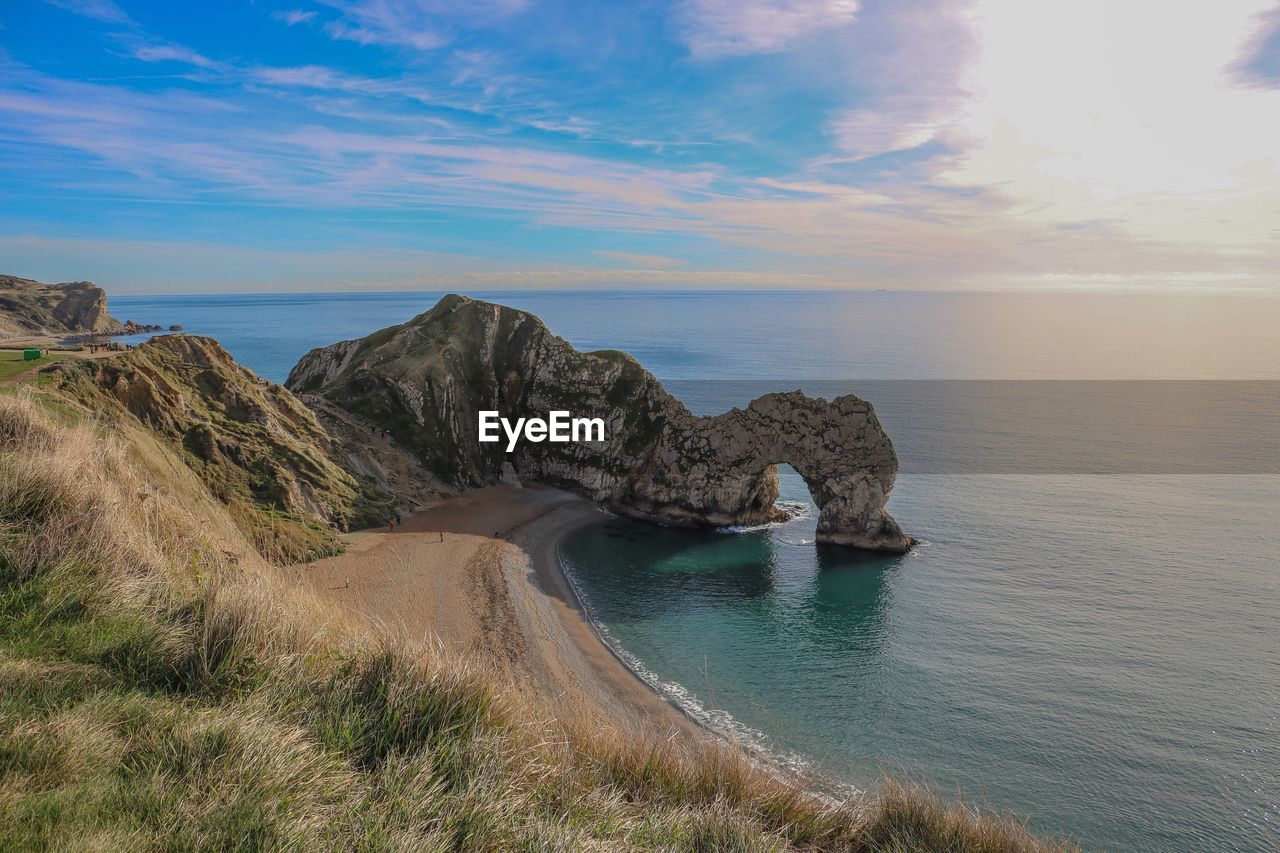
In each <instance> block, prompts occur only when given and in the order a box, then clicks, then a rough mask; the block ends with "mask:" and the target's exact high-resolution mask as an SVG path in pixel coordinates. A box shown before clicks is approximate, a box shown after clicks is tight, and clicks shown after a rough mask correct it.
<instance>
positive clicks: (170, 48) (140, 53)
mask: <svg viewBox="0 0 1280 853" xmlns="http://www.w3.org/2000/svg"><path fill="white" fill-rule="evenodd" d="M127 41H128V42H129V52H130V53H131V54H132V55H133V58H134V59H139V60H141V61H143V62H181V63H183V64H185V65H194V66H196V67H197V68H210V69H211V68H217V67H219V66H218V63H216V62H214V61H213V60H212V59H209V58H208V57H207V56H204V55H203V54H201V53H199V52H197V51H194V50H192V49H191V48H189V47H183V46H182V45H180V44H172V43H170V42H157V41H148V40H139V39H128V40H127Z"/></svg>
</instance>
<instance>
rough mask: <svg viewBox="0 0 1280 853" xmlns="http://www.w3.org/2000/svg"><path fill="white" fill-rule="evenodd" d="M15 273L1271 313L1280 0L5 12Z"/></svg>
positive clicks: (1, 233)
mask: <svg viewBox="0 0 1280 853" xmlns="http://www.w3.org/2000/svg"><path fill="white" fill-rule="evenodd" d="M0 202H2V204H0V272H8V273H13V274H17V275H23V276H27V277H32V278H39V279H42V280H47V281H69V280H77V279H92V280H94V281H97V282H98V283H100V284H103V285H105V286H107V287H108V289H109V290H111V291H112V292H115V293H128V292H203V293H208V292H219V291H254V290H324V289H347V288H351V289H369V290H393V289H445V288H451V289H481V288H492V289H497V288H522V287H548V288H564V287H592V288H600V287H604V288H610V287H618V288H628V289H636V288H651V287H683V288H698V289H706V288H715V287H730V288H754V287H766V288H791V287H793V288H805V289H814V288H826V287H848V288H859V289H863V288H882V287H883V288H889V289H895V288H912V289H935V288H936V289H943V288H946V289H957V288H958V289H979V290H990V289H1046V288H1047V289H1064V288H1065V289H1073V288H1087V289H1132V288H1137V289H1184V290H1204V289H1219V288H1224V289H1232V290H1239V289H1244V290H1255V289H1256V290H1268V291H1280V275H1278V274H1277V270H1278V269H1280V7H1278V6H1277V5H1276V4H1275V3H1274V2H1262V0H1215V2H1212V3H1211V2H1207V0H1199V1H1198V2H1184V3H1168V2H1155V0H1118V2H1117V0H1108V2H1103V1H1102V0H1071V2H1057V0H971V2H954V0H953V2H946V1H945V0H924V1H923V2H902V0H898V2H891V1H890V0H884V1H883V2H881V1H880V0H677V2H617V3H612V2H611V3H586V2H576V3H575V2H548V0H321V2H307V0H293V2H287V0H286V1H285V2H279V3H277V2H267V0H263V2H252V0H226V2H219V3H203V4H196V3H171V2H151V1H150V0H147V2H143V0H8V2H6V3H5V4H4V5H3V6H2V7H0Z"/></svg>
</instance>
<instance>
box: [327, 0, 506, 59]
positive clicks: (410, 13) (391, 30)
mask: <svg viewBox="0 0 1280 853" xmlns="http://www.w3.org/2000/svg"><path fill="white" fill-rule="evenodd" d="M320 2H322V3H325V4H326V5H328V6H330V7H332V8H334V9H336V10H338V11H339V12H340V13H341V17H340V18H339V19H338V20H336V21H330V22H329V23H328V24H326V25H325V29H326V31H327V32H328V33H329V35H330V36H332V37H333V38H335V39H342V40H346V41H354V42H356V43H357V44H364V45H369V44H386V45H397V46H401V47H411V48H414V49H417V50H424V51H427V50H435V49H436V48H439V47H442V46H443V45H445V44H448V43H449V41H450V40H451V28H452V27H453V26H454V25H456V24H459V23H466V24H470V25H472V26H483V25H484V24H486V23H488V22H489V21H491V20H493V19H496V18H504V17H507V16H509V15H513V14H515V13H517V12H519V11H522V10H523V9H524V8H525V7H526V6H527V5H528V0H320Z"/></svg>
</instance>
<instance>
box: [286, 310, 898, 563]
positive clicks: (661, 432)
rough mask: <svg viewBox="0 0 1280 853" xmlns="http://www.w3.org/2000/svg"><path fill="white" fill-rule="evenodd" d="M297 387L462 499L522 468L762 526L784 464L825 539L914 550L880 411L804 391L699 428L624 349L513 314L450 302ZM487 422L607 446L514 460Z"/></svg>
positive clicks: (627, 509)
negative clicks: (585, 435)
mask: <svg viewBox="0 0 1280 853" xmlns="http://www.w3.org/2000/svg"><path fill="white" fill-rule="evenodd" d="M288 386H289V388H291V389H292V390H293V391H295V392H299V393H307V394H318V395H322V396H324V397H326V398H327V399H328V400H329V402H330V403H332V404H334V405H337V406H339V407H341V408H344V409H347V410H348V411H350V412H353V413H355V414H357V415H360V416H362V417H364V418H367V419H369V420H371V421H373V422H374V423H375V424H377V425H379V426H380V427H382V428H384V429H386V430H388V431H389V432H390V433H391V434H392V436H394V437H395V439H396V441H397V442H398V443H399V444H401V445H402V446H403V447H405V448H408V449H409V450H410V451H412V452H414V453H416V454H417V455H418V457H419V459H420V460H421V461H422V463H423V465H424V466H425V467H426V468H427V469H428V470H429V471H431V472H432V473H434V474H435V475H436V476H437V477H439V478H440V479H442V480H443V481H445V482H447V483H450V484H452V485H455V486H458V487H469V486H478V485H484V484H488V483H496V482H499V481H500V480H502V479H504V475H509V474H510V473H511V472H512V471H514V473H515V475H516V476H518V477H519V479H520V480H521V481H523V482H526V483H543V484H549V485H555V486H559V487H562V488H568V489H572V490H574V491H577V492H579V493H581V494H583V495H585V496H586V497H588V498H589V499H591V500H592V501H594V502H595V503H597V504H598V505H600V506H602V507H604V508H606V509H609V510H612V511H614V512H617V513H620V514H623V515H628V516H631V517H634V518H640V519H645V520H650V521H656V522H660V523H664V524H675V525H686V526H725V525H733V524H755V523H759V522H762V521H767V520H771V519H775V518H777V517H778V514H779V510H778V509H777V507H776V506H775V505H774V502H775V501H776V499H777V497H778V480H777V473H776V471H775V469H774V466H775V465H777V464H779V463H786V464H788V465H791V466H792V467H793V468H795V470H796V471H797V472H799V473H800V475H801V476H802V477H803V478H804V479H805V482H806V483H807V484H808V485H809V490H810V493H811V494H812V495H813V499H814V502H815V503H816V504H817V505H818V507H819V517H818V531H817V538H818V541H819V542H824V543H830V544H836V545H847V546H851V547H856V548H865V549H869V550H875V551H890V552H902V551H906V550H907V549H908V548H910V547H911V545H912V540H911V538H910V537H909V536H907V535H906V534H904V533H903V532H902V530H901V528H900V527H899V526H898V524H897V522H896V521H894V520H893V518H892V516H890V515H889V513H888V512H887V511H886V510H885V502H886V500H887V499H888V496H889V492H890V491H891V490H892V489H893V483H894V479H895V478H896V476H897V471H898V458H897V455H896V454H895V453H894V450H893V444H892V442H890V440H889V437H888V436H887V435H886V434H885V432H884V430H883V429H882V428H881V426H880V422H879V421H878V420H877V418H876V415H875V411H874V410H873V409H872V407H871V405H870V404H869V403H867V402H866V401H864V400H861V399H859V398H857V397H855V396H852V395H849V396H844V397H839V398H837V399H835V400H832V401H826V400H823V399H817V398H811V397H807V396H805V395H804V394H803V393H801V392H799V391H791V392H785V393H776V394H767V395H765V396H763V397H761V398H759V399H757V400H754V401H752V402H751V404H750V405H748V406H747V407H746V408H745V409H737V408H735V409H732V410H730V411H728V412H725V413H723V414H720V415H714V416H705V417H702V416H696V415H694V414H692V413H691V412H690V411H689V410H688V408H686V407H685V405H684V404H683V403H681V402H680V401H679V400H677V399H676V398H675V397H673V396H671V395H670V394H668V393H667V392H666V390H665V389H663V387H662V385H661V384H660V383H659V382H658V380H657V379H655V378H654V377H653V375H652V374H650V373H649V372H648V371H646V370H645V369H644V368H642V367H641V366H640V365H639V364H638V363H637V362H636V361H635V359H633V358H631V357H630V356H628V355H626V354H625V353H621V352H616V351H601V352H579V351H578V350H576V349H574V348H573V347H572V346H570V345H569V344H568V343H567V342H566V341H564V340H562V339H561V338H558V337H556V336H555V335H553V334H552V333H551V332H550V331H549V330H548V329H547V328H546V326H545V325H543V323H542V321H541V320H539V319H538V318H537V317H534V316H533V315H532V314H528V313H525V312H523V311H517V310H515V309H512V308H507V307H504V306H500V305H494V304H491V303H487V302H480V301H476V300H471V299H468V298H466V297H462V296H446V297H445V298H444V299H442V300H440V302H439V303H438V304H437V305H436V306H435V307H434V308H432V309H431V310H429V311H427V312H426V313H424V314H422V315H420V316H418V317H415V318H414V319H413V320H411V321H410V322H408V323H405V324H404V325H402V326H394V327H391V328H389V329H383V330H382V331H380V332H375V333H374V334H372V335H370V336H369V337H367V338H364V339H362V340H356V341H344V342H342V343H338V344H334V345H332V346H329V347H324V348H322V349H317V350H312V351H311V352H310V353H308V354H307V355H306V356H304V357H303V359H302V360H301V361H300V362H298V364H297V366H296V367H294V369H293V371H292V372H291V373H290V374H289V379H288ZM480 410H496V411H498V412H499V413H500V414H501V416H502V417H507V418H512V419H514V418H517V417H529V416H545V415H546V414H547V413H548V412H550V411H553V410H567V411H569V412H571V413H572V414H573V415H575V416H578V415H582V416H592V417H595V416H599V417H602V418H604V419H605V421H606V424H607V429H606V433H607V437H606V440H605V441H601V442H584V443H580V444H550V443H524V444H521V445H520V446H519V447H518V449H517V450H516V451H515V452H513V453H510V454H508V453H506V452H505V451H504V449H503V448H502V447H501V446H499V445H495V444H481V443H480V442H479V441H478V440H477V417H478V412H479V411H480ZM320 412H321V410H318V413H320Z"/></svg>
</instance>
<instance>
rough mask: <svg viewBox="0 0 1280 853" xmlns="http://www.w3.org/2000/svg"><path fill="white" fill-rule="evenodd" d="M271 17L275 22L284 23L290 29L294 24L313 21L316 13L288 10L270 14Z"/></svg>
mask: <svg viewBox="0 0 1280 853" xmlns="http://www.w3.org/2000/svg"><path fill="white" fill-rule="evenodd" d="M271 17H273V18H275V19H276V20H277V21H284V23H285V26H289V27H292V26H294V25H295V24H306V23H309V22H311V21H313V20H315V17H316V13H315V12H314V11H312V12H307V11H303V10H302V9H289V10H287V11H279V12H272V13H271Z"/></svg>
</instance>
